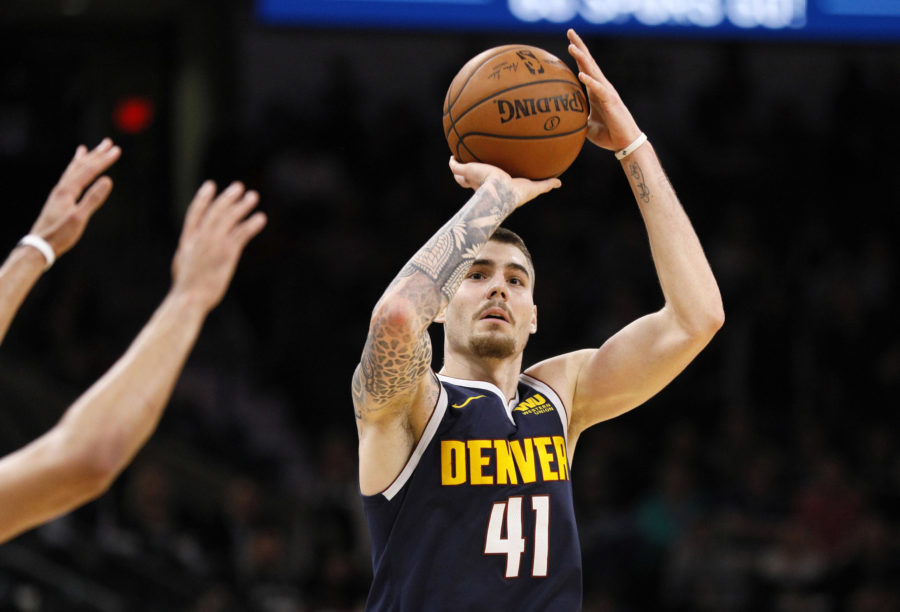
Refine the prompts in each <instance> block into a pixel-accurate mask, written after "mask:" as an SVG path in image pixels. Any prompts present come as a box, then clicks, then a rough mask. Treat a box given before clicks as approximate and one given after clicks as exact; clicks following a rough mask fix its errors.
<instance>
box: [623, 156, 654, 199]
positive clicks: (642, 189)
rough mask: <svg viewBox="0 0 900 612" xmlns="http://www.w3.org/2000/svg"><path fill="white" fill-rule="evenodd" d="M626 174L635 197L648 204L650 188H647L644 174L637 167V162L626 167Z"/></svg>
mask: <svg viewBox="0 0 900 612" xmlns="http://www.w3.org/2000/svg"><path fill="white" fill-rule="evenodd" d="M628 174H629V175H630V176H631V179H632V181H633V182H634V187H635V189H636V190H637V196H638V197H639V198H640V199H641V202H649V201H650V188H649V187H647V183H646V182H645V181H644V172H643V170H641V167H640V165H638V163H637V162H632V163H631V165H629V166H628Z"/></svg>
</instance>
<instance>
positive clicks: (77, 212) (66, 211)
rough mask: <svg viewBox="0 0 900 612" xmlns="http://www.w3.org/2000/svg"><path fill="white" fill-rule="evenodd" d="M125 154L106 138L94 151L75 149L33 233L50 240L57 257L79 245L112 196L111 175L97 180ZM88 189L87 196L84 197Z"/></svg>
mask: <svg viewBox="0 0 900 612" xmlns="http://www.w3.org/2000/svg"><path fill="white" fill-rule="evenodd" d="M121 154H122V150H121V149H120V148H119V147H117V146H114V145H113V142H112V140H110V139H109V138H104V139H103V141H102V142H101V143H100V144H99V145H97V146H96V147H95V148H94V149H93V150H92V151H88V150H87V147H85V146H84V145H79V146H78V148H77V149H76V150H75V157H73V158H72V161H71V162H69V166H68V167H67V168H66V169H65V171H64V172H63V174H62V176H61V177H60V179H59V182H58V183H57V184H56V186H55V187H54V188H53V190H52V191H51V192H50V195H49V196H47V201H46V202H45V203H44V207H43V208H42V209H41V214H40V215H38V218H37V220H36V221H35V222H34V225H33V226H32V227H31V232H30V233H31V234H34V235H36V236H40V237H41V238H43V239H44V240H46V241H47V243H48V244H49V245H50V246H51V247H53V252H54V253H55V254H56V256H57V257H59V256H60V255H62V254H63V253H65V252H66V251H68V250H69V249H71V248H72V247H73V246H75V243H76V242H78V239H79V238H81V235H82V234H83V233H84V228H85V227H87V224H88V221H90V219H91V215H93V214H94V213H95V212H96V211H97V209H98V208H100V206H101V205H102V204H103V202H105V201H106V198H107V197H109V194H110V192H111V191H112V187H113V183H112V180H111V179H110V178H109V177H108V176H102V177H100V178H99V179H98V178H97V177H98V176H100V174H101V173H102V172H104V171H105V170H106V169H108V168H109V167H110V166H112V165H113V164H114V163H115V162H116V160H117V159H119V155H121ZM92 183H93V184H92ZM88 186H90V188H89V189H88ZM85 189H87V193H85V194H84V196H83V197H82V195H81V194H82V192H84V190H85Z"/></svg>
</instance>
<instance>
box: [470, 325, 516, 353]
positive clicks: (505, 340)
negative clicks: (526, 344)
mask: <svg viewBox="0 0 900 612" xmlns="http://www.w3.org/2000/svg"><path fill="white" fill-rule="evenodd" d="M469 344H470V348H471V349H472V352H473V353H474V354H475V355H477V356H478V357H485V358H490V359H504V358H506V357H512V356H513V355H515V354H516V339H515V337H513V335H512V334H511V333H508V332H507V333H503V332H501V331H500V330H493V331H489V332H483V333H480V334H475V335H474V336H472V339H471V341H470V343H469Z"/></svg>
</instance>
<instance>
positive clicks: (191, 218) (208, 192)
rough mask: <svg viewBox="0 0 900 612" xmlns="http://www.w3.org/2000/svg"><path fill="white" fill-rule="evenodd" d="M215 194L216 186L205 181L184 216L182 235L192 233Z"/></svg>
mask: <svg viewBox="0 0 900 612" xmlns="http://www.w3.org/2000/svg"><path fill="white" fill-rule="evenodd" d="M215 194H216V184H215V183H214V182H212V181H205V182H204V183H203V184H202V185H201V186H200V189H198V190H197V193H196V194H194V199H193V200H191V203H190V205H189V206H188V209H187V212H186V213H185V215H184V232H183V233H184V234H189V233H191V232H193V231H194V230H195V229H196V228H197V226H198V225H200V220H201V219H202V218H203V215H204V213H206V209H207V208H209V204H210V202H212V199H213V196H214V195H215Z"/></svg>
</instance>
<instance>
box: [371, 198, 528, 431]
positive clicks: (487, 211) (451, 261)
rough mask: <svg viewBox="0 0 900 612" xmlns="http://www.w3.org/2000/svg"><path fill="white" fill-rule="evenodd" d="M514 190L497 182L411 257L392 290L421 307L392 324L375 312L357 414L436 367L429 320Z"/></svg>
mask: <svg viewBox="0 0 900 612" xmlns="http://www.w3.org/2000/svg"><path fill="white" fill-rule="evenodd" d="M515 206H516V201H515V197H514V194H513V193H512V191H511V190H510V189H509V188H508V187H506V186H503V185H500V184H498V183H496V182H491V183H488V184H486V185H485V186H484V187H482V188H480V189H479V190H478V191H476V192H475V195H473V196H472V198H471V199H470V200H469V201H468V203H467V204H466V205H465V206H464V207H463V208H462V209H461V210H460V211H459V212H458V213H457V214H456V215H455V216H454V217H453V218H452V219H450V221H448V222H447V223H446V224H445V225H444V226H443V227H442V228H441V229H440V230H438V232H437V233H436V234H435V235H434V236H432V237H431V239H430V240H429V241H428V242H427V243H426V244H425V246H423V247H422V248H421V249H419V251H418V252H417V253H416V254H415V255H414V256H413V258H412V259H410V260H409V262H407V264H406V265H405V266H404V267H403V269H402V270H401V271H400V273H399V274H398V275H397V277H396V278H395V279H394V281H393V282H392V283H391V286H390V287H389V289H388V292H390V293H392V295H391V297H390V298H389V299H391V300H406V301H408V302H409V304H410V305H411V306H412V310H413V311H414V312H415V313H417V317H416V321H415V325H414V326H411V327H409V326H402V327H401V326H398V325H392V324H391V322H390V321H388V320H387V318H386V317H380V316H379V315H376V316H375V318H374V319H373V320H372V322H371V327H370V329H369V336H368V338H367V339H366V346H365V348H364V349H363V354H362V359H361V360H360V364H359V367H358V368H357V370H356V373H355V374H354V377H353V399H354V404H355V406H356V416H357V418H361V417H362V414H361V412H362V411H363V406H365V405H366V404H373V408H377V407H378V405H379V404H383V403H384V402H386V401H388V400H390V399H391V398H393V397H395V396H396V395H397V394H399V393H401V392H402V391H404V390H406V389H409V388H410V387H411V386H412V385H413V384H414V383H415V382H416V381H417V380H419V379H420V378H421V377H422V376H423V375H425V373H426V372H428V370H429V368H430V367H431V338H430V337H429V336H428V325H430V324H431V322H432V321H433V320H434V317H436V316H437V315H438V313H439V312H440V311H441V309H442V308H444V307H445V306H446V305H447V304H448V303H449V302H450V299H451V298H452V297H453V294H454V293H456V290H457V289H458V288H459V286H460V284H461V283H462V281H463V279H464V278H465V275H466V272H467V271H468V270H469V268H470V267H471V265H472V262H473V261H474V260H475V256H476V255H477V254H478V251H479V250H481V247H482V246H483V245H484V243H485V242H487V240H488V238H490V236H491V234H493V233H494V230H496V229H497V227H499V226H500V223H502V222H503V220H504V219H505V218H506V217H507V216H509V214H510V213H511V212H512V211H513V210H514V209H515Z"/></svg>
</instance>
